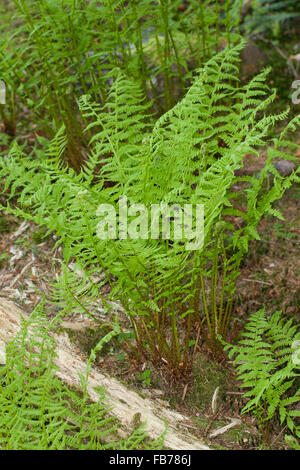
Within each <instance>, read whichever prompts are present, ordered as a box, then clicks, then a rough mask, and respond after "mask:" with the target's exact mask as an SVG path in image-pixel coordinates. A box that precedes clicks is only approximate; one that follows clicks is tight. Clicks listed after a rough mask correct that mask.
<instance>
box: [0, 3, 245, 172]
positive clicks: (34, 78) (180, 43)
mask: <svg viewBox="0 0 300 470" xmlns="http://www.w3.org/2000/svg"><path fill="white" fill-rule="evenodd" d="M181 3H182V2H181V0H175V1H174V0H172V1H170V0H142V1H138V2H137V1H136V0H130V1H122V0H105V1H104V2H98V1H97V0H90V1H89V2H87V1H86V0H64V1H63V2H62V1H59V0H40V1H38V2H37V1H36V0H14V2H13V4H14V7H12V6H11V4H10V3H7V6H6V8H5V6H4V8H3V9H4V15H3V16H1V19H2V18H3V21H1V25H0V28H1V34H0V61H1V70H0V73H1V77H0V78H2V79H4V80H5V82H6V84H7V93H8V97H9V99H8V101H7V105H6V106H5V108H3V107H0V110H1V113H3V118H4V122H5V126H6V131H7V132H8V133H10V134H11V135H15V132H16V125H17V122H16V116H18V115H20V114H21V115H23V113H24V109H25V113H26V116H28V119H31V120H34V122H35V123H38V127H39V129H38V132H39V133H40V134H41V133H43V134H44V135H45V133H46V135H47V136H48V137H51V136H53V129H55V128H56V129H58V128H60V127H61V125H62V124H64V125H65V132H66V136H67V141H68V145H67V147H66V151H65V152H64V158H66V159H67V161H68V162H69V163H70V164H71V165H72V166H73V168H75V169H76V170H77V171H78V170H79V168H80V166H81V164H82V162H83V160H84V155H85V151H84V149H85V148H86V147H87V144H88V140H89V138H90V137H91V135H86V134H85V133H84V132H83V128H84V127H85V124H86V121H85V120H84V119H81V118H80V115H79V113H78V112H77V111H78V108H77V106H76V102H77V98H78V96H80V95H82V94H87V93H89V94H90V95H91V96H92V99H93V100H94V101H97V102H98V103H102V104H103V105H104V104H105V102H106V101H107V97H108V92H109V87H110V84H111V78H110V72H111V71H112V70H113V69H114V68H115V67H118V68H120V69H121V70H123V72H124V74H125V75H126V76H127V77H128V78H133V79H134V80H138V81H139V82H140V86H141V89H142V91H143V94H144V95H145V96H148V98H150V99H152V100H153V105H152V112H155V113H156V114H157V115H160V114H162V113H163V112H164V111H167V110H168V109H170V108H172V106H174V104H175V103H176V101H177V100H178V98H179V97H180V96H182V95H183V94H184V92H185V90H186V87H187V86H188V85H189V84H190V80H191V72H192V70H193V69H194V68H195V67H199V66H201V65H202V64H203V63H204V62H205V61H206V60H207V59H209V58H210V57H212V55H213V54H214V53H216V52H218V51H219V50H220V49H221V48H222V47H224V45H226V44H234V43H236V41H237V38H238V25H239V18H240V12H241V4H242V1H241V0H226V1H209V0H205V1H201V2H198V0H192V1H190V2H189V4H188V6H187V9H186V11H183V12H182V11H179V6H180V5H181ZM5 15H6V16H5ZM11 25H13V26H14V28H13V32H12V28H11ZM24 107H25V108H24ZM53 124H54V125H53Z"/></svg>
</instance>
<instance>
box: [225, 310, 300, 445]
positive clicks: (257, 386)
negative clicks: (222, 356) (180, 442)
mask: <svg viewBox="0 0 300 470" xmlns="http://www.w3.org/2000/svg"><path fill="white" fill-rule="evenodd" d="M242 336H243V339H242V340H241V341H240V342H239V344H238V345H235V346H232V345H229V344H226V345H225V349H226V350H229V357H230V358H232V357H234V364H235V366H236V370H237V375H238V379H239V380H241V381H242V388H246V389H247V391H246V392H245V393H244V395H243V396H244V397H245V398H247V399H248V402H247V404H246V405H245V406H244V408H243V410H242V413H248V412H252V413H254V415H255V416H256V418H257V419H258V423H259V425H260V429H261V431H262V433H263V436H264V439H265V440H266V441H267V442H268V441H269V426H270V422H271V420H272V419H273V418H275V417H276V416H278V417H279V420H280V424H282V425H283V424H286V425H287V427H288V429H289V431H290V433H291V435H290V436H287V441H288V442H290V443H292V442H293V439H292V435H294V436H295V437H296V438H298V439H299V438H300V426H299V417H300V411H299V410H298V409H297V408H296V407H295V406H296V404H297V403H299V402H300V389H299V377H300V373H299V369H300V367H299V364H300V360H299V357H297V353H298V356H299V347H298V351H297V350H296V349H295V348H293V345H294V344H298V345H299V344H300V342H299V339H300V332H299V326H296V325H293V323H292V320H289V321H285V320H284V319H282V318H281V312H276V313H275V314H274V315H272V316H271V317H270V318H268V317H267V316H266V313H265V309H261V310H259V311H258V312H256V313H255V314H253V315H252V316H251V317H250V319H249V321H248V323H247V325H246V327H245V332H244V333H243V334H242ZM297 384H298V387H297Z"/></svg>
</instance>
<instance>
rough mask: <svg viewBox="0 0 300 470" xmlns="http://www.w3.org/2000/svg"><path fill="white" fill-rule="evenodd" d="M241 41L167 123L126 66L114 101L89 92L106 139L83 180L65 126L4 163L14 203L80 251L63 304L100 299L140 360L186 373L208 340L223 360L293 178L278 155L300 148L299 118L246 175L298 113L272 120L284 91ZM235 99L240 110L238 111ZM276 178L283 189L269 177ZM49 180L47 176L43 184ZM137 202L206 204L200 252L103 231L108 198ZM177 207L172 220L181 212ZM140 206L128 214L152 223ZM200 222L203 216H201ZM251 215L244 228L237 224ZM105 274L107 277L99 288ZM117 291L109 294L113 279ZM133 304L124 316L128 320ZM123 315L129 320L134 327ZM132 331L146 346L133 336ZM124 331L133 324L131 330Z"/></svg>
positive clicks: (61, 286)
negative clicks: (238, 305) (268, 219)
mask: <svg viewBox="0 0 300 470" xmlns="http://www.w3.org/2000/svg"><path fill="white" fill-rule="evenodd" d="M242 47H243V44H240V45H238V46H236V47H235V48H227V49H225V50H224V51H222V52H220V53H219V54H218V55H216V56H215V57H214V58H213V59H211V60H210V61H208V62H207V64H206V65H205V66H204V67H203V68H201V69H199V70H198V75H197V77H196V78H195V80H194V82H193V84H192V86H191V88H190V89H189V91H188V92H187V94H186V95H185V97H184V98H183V99H182V100H181V101H180V102H179V103H178V104H177V105H175V106H174V108H172V109H171V110H169V111H168V112H167V113H165V114H164V115H163V116H161V117H160V118H159V119H158V120H157V121H156V122H155V121H154V118H153V117H151V116H149V114H150V104H149V103H147V102H145V101H143V96H144V95H143V91H142V90H141V88H140V86H139V84H137V83H136V82H134V81H131V80H128V78H126V76H124V74H123V73H122V72H121V71H120V70H119V71H118V70H116V71H114V76H115V77H116V78H115V80H114V82H113V85H112V88H111V90H110V92H109V95H108V98H107V101H106V104H105V105H99V104H98V103H96V104H95V103H93V102H92V101H91V100H90V99H89V98H88V97H87V96H83V97H82V98H81V99H80V101H79V107H80V109H81V112H82V113H83V116H84V117H85V118H86V119H88V120H90V121H91V124H89V126H87V128H86V132H89V131H90V130H91V128H92V127H93V134H94V137H93V138H92V140H91V142H90V153H89V156H88V157H87V161H86V164H85V166H84V168H83V169H82V170H81V172H80V173H79V174H76V173H75V171H74V170H72V169H69V168H67V167H66V166H64V165H63V155H64V152H65V148H66V136H65V130H64V128H61V129H60V131H59V132H58V133H57V135H56V137H55V139H54V140H53V141H52V142H50V143H47V142H46V141H45V139H43V138H40V143H41V144H42V149H36V158H35V159H33V158H32V156H30V157H26V156H25V155H24V154H23V153H22V151H21V149H20V148H19V147H18V145H14V147H13V149H12V151H11V153H10V156H9V157H8V158H7V159H5V160H3V161H2V162H1V171H0V176H1V179H3V180H5V185H4V193H5V194H6V193H7V191H8V190H9V192H10V198H16V199H15V201H16V202H17V204H16V206H14V207H11V205H10V203H9V201H8V204H7V205H6V206H3V207H2V208H3V209H4V210H6V211H7V212H13V213H16V214H18V215H20V216H22V217H24V218H28V219H31V220H34V221H35V222H36V223H38V224H42V225H46V226H47V227H48V229H49V232H55V233H56V234H57V235H58V236H59V241H58V243H61V244H62V246H63V247H64V257H65V263H66V266H67V265H68V263H69V261H70V259H74V258H75V259H76V260H77V262H78V264H79V265H80V267H81V269H82V271H83V272H84V276H83V278H81V279H78V278H76V275H75V274H73V273H69V272H68V270H67V269H66V270H65V271H64V273H63V275H62V278H61V279H60V280H59V282H58V290H59V294H58V298H57V302H58V303H59V305H60V306H61V308H62V309H65V310H66V312H67V313H69V311H70V309H74V310H76V311H78V312H80V313H85V314H87V315H91V314H93V306H95V305H97V304H98V305H99V303H100V304H101V306H102V308H104V309H105V310H106V311H107V315H108V324H109V327H111V328H114V327H115V326H116V325H118V327H119V328H120V341H121V343H122V346H123V347H124V348H125V349H126V352H127V353H128V354H129V356H130V357H132V356H133V357H134V358H135V359H136V360H139V361H142V360H144V359H145V358H146V359H148V360H150V361H152V362H153V363H154V364H156V365H157V364H159V365H161V366H163V367H165V368H167V370H168V371H169V372H170V373H172V374H173V376H174V377H175V378H176V379H178V380H182V379H185V378H186V377H188V375H189V372H190V370H191V366H192V362H193V357H194V352H195V350H196V347H197V342H198V341H199V338H200V337H201V338H203V339H205V340H206V343H207V345H208V346H209V348H210V349H211V350H212V351H213V352H214V354H216V355H217V354H218V351H219V349H220V343H219V340H218V334H221V336H222V337H225V336H226V333H227V330H228V327H229V324H230V318H231V314H232V311H233V308H234V292H235V285H236V280H237V277H238V275H239V265H240V262H241V260H242V259H243V256H244V255H245V253H246V252H247V249H248V244H249V242H250V241H251V240H252V239H254V238H256V239H259V234H258V232H257V225H258V223H259V221H260V219H261V218H262V217H263V216H264V214H272V215H274V216H277V217H281V215H280V213H279V212H278V211H277V210H276V209H274V207H273V203H274V202H275V201H276V200H278V199H279V198H280V197H281V196H282V194H283V193H284V191H285V190H286V189H287V188H288V187H289V186H290V185H291V184H292V183H293V181H299V177H298V176H297V173H296V172H294V173H293V174H291V175H290V176H288V177H282V176H280V174H279V173H278V171H277V170H276V168H275V167H274V166H273V160H274V159H275V158H277V157H279V156H280V157H281V158H282V156H283V155H285V158H290V159H293V157H292V156H291V153H292V152H293V150H294V149H295V148H296V147H297V146H296V145H295V144H292V143H290V142H289V141H288V137H287V134H288V132H289V131H293V130H295V128H296V126H298V125H299V118H298V117H297V118H295V119H294V120H292V121H291V122H290V123H289V124H288V125H287V126H286V128H285V129H284V131H283V132H282V134H281V135H280V136H279V137H278V138H276V139H274V140H273V141H272V142H269V145H270V146H269V149H268V158H267V161H266V165H265V167H264V168H263V169H262V170H261V172H260V174H259V176H258V177H256V176H253V177H248V176H247V177H239V176H237V175H236V171H237V170H238V169H240V168H241V167H242V166H243V160H244V156H245V155H246V154H249V153H251V154H256V155H259V151H260V149H261V148H262V147H263V146H265V145H266V144H267V143H268V132H269V129H270V128H271V127H272V126H273V125H274V124H275V123H276V121H277V120H280V119H284V118H286V116H287V112H284V113H282V114H281V115H278V116H267V115H263V114H262V113H263V112H264V110H265V108H266V107H267V106H268V104H269V103H271V102H272V100H273V99H274V97H275V91H273V92H272V93H269V91H268V89H267V87H266V85H265V79H266V76H267V73H268V72H267V71H264V72H263V73H261V74H260V75H258V76H257V77H255V78H254V79H253V80H252V81H251V82H250V83H249V84H247V85H244V86H239V82H238V78H237V75H238V65H239V52H240V50H241V48H242ZM228 103H231V106H228ZM269 174H271V175H272V177H273V180H272V183H271V182H269V188H266V185H265V181H266V180H267V179H268V180H269V176H268V175H269ZM41 181H42V182H43V184H42V185H41ZM240 182H243V184H245V189H244V193H245V195H246V200H247V202H246V207H245V208H244V210H241V209H240V208H238V206H237V204H236V202H235V201H236V198H237V196H238V194H239V193H238V192H236V191H235V190H234V189H233V188H234V185H236V184H238V183H240ZM122 197H123V198H124V197H126V198H127V201H128V205H130V206H132V205H133V204H143V205H144V206H146V207H147V208H149V207H150V206H151V205H153V204H158V205H160V204H168V205H169V206H173V207H174V205H175V206H180V207H184V205H185V204H193V205H196V204H199V205H203V206H204V213H205V221H204V237H203V244H202V247H200V249H197V250H194V251H190V250H187V249H186V248H187V246H188V244H189V243H190V242H191V241H195V240H191V239H189V238H188V237H183V238H182V239H181V240H177V239H171V240H169V239H168V237H165V236H164V235H163V233H162V227H161V232H160V233H159V234H158V237H156V238H155V239H152V238H151V233H150V232H151V230H150V227H149V226H148V229H147V230H148V232H147V230H146V234H144V235H146V236H143V237H140V238H139V237H135V238H126V237H125V239H124V237H123V236H121V235H120V234H119V233H118V234H116V236H115V238H116V239H115V240H109V239H99V237H98V236H97V226H98V224H99V222H100V220H101V217H100V215H97V210H98V207H99V205H100V204H111V205H112V206H113V207H114V208H115V210H116V214H117V215H119V211H120V210H122V209H120V207H121V206H120V198H122ZM172 210H173V213H171V215H170V217H175V216H176V214H174V209H172ZM136 216H137V214H135V217H134V215H133V214H131V215H130V214H129V222H130V223H131V222H133V223H134V224H135V225H136V226H140V227H141V220H140V219H138V218H137V217H136ZM192 217H193V224H194V225H193V227H194V226H195V223H196V221H195V214H193V216H192ZM234 220H239V228H237V227H236V226H235V225H234V223H233V222H234ZM99 270H102V271H103V272H104V273H105V279H104V280H103V281H102V282H100V283H99V284H95V283H94V282H93V274H95V273H96V272H99ZM104 284H105V285H109V286H110V293H109V295H108V296H104V295H103V286H104ZM116 300H118V301H119V302H120V304H121V307H122V310H123V312H125V318H124V317H123V318H122V321H119V310H118V309H116V308H115V301H116ZM124 321H125V322H127V324H126V325H125V326H124ZM128 326H130V327H131V329H132V331H133V334H134V341H131V340H130V338H129V337H128V334H126V328H128ZM124 328H125V329H124Z"/></svg>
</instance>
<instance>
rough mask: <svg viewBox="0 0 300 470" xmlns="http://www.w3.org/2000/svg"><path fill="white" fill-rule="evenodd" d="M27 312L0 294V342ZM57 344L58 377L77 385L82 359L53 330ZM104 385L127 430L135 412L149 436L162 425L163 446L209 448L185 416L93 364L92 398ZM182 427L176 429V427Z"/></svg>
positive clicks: (7, 338)
mask: <svg viewBox="0 0 300 470" xmlns="http://www.w3.org/2000/svg"><path fill="white" fill-rule="evenodd" d="M21 316H23V318H26V317H27V315H26V314H25V313H24V312H22V311H21V310H20V309H19V308H18V307H17V306H16V305H15V304H13V303H12V302H9V301H7V300H6V299H4V298H1V297H0V342H1V341H4V343H7V342H8V341H10V340H11V339H12V338H13V337H14V336H15V335H16V333H17V332H18V330H19V328H20V318H21ZM53 338H54V339H55V341H56V344H57V350H56V352H57V359H56V364H57V365H58V368H59V370H58V371H57V375H58V377H59V378H60V379H61V380H63V381H64V382H65V383H66V384H68V385H72V386H77V387H80V379H79V375H78V373H79V372H80V373H85V372H86V361H85V360H84V359H83V358H82V357H80V356H79V355H78V353H76V351H75V350H74V346H73V345H72V344H71V343H70V341H69V338H68V335H67V334H66V333H64V334H60V335H57V334H53ZM99 386H100V387H104V388H105V390H106V397H107V400H108V402H109V403H110V404H111V405H112V407H113V409H112V413H113V414H114V415H115V416H116V417H117V418H118V419H119V420H120V422H121V423H122V424H123V426H124V428H125V429H127V430H129V429H131V428H132V427H133V426H134V421H135V420H134V417H135V415H136V414H137V413H139V414H140V415H141V421H142V422H144V421H145V422H146V430H147V432H148V436H149V437H150V438H153V439H156V438H157V437H159V436H160V435H161V434H162V433H163V432H164V431H165V429H166V423H167V424H168V429H167V432H166V435H165V438H164V443H165V446H166V447H167V448H169V449H172V450H193V449H195V450H209V447H208V446H206V445H205V444H203V443H202V442H201V441H200V440H199V439H197V438H195V437H194V436H191V435H190V434H188V433H187V431H186V426H185V425H187V424H188V423H189V420H188V418H187V417H185V416H183V415H181V414H180V413H177V412H175V411H173V410H170V409H168V408H167V407H166V405H165V406H163V405H164V403H163V402H162V401H161V400H155V399H150V398H142V397H141V396H140V395H138V393H136V392H134V391H132V390H130V389H128V388H127V387H126V386H125V385H124V384H122V383H120V382H119V381H118V380H116V379H114V378H111V377H108V376H106V375H103V374H101V373H100V372H99V371H98V370H97V369H95V368H93V369H92V370H91V373H90V377H89V383H88V394H89V396H90V398H91V400H93V401H97V400H98V398H99V395H98V393H97V392H96V391H95V389H94V388H95V387H99ZM181 426H182V427H183V428H184V430H183V431H179V430H178V429H180V427H181Z"/></svg>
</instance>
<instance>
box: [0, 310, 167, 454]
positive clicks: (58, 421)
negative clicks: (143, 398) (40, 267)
mask: <svg viewBox="0 0 300 470" xmlns="http://www.w3.org/2000/svg"><path fill="white" fill-rule="evenodd" d="M57 320H58V318H55V321H53V322H52V323H51V324H49V319H48V318H47V316H46V315H45V311H44V308H43V304H42V303H41V304H40V305H39V306H38V307H37V308H36V309H35V311H34V312H33V313H32V314H31V316H30V319H29V320H27V321H25V320H23V322H22V327H21V329H20V331H19V333H18V334H17V336H16V337H15V338H14V339H13V340H12V341H11V342H10V343H9V344H8V345H7V348H6V364H5V365H2V366H1V365H0V421H1V428H0V448H1V449H2V450H70V449H73V450H105V449H114V450H117V449H119V450H130V449H146V450H149V449H159V448H162V444H163V436H162V437H161V438H160V439H158V440H157V441H155V442H151V441H150V440H148V439H147V435H146V433H145V431H144V430H143V427H142V426H140V427H139V428H138V429H136V430H135V431H133V433H132V434H131V435H128V437H127V438H126V439H121V438H120V437H118V429H119V427H120V423H119V422H118V420H117V419H116V418H114V417H113V416H112V415H111V407H110V406H109V404H108V403H107V400H106V399H105V396H104V392H103V391H101V392H99V401H98V402H97V403H93V402H91V401H90V400H89V397H88V393H87V381H88V377H89V371H90V365H91V361H92V359H93V357H92V356H93V354H94V351H93V352H92V354H91V357H90V360H89V362H88V367H87V372H86V375H85V376H81V377H80V378H81V385H82V387H81V389H80V390H71V389H70V388H68V387H67V386H66V385H65V384H64V383H63V382H62V381H61V380H59V379H58V377H57V376H56V375H55V374H56V372H57V366H56V365H55V357H56V355H55V342H54V340H53V338H52V337H51V331H52V330H53V327H54V323H57ZM99 346H100V345H98V348H99Z"/></svg>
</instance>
